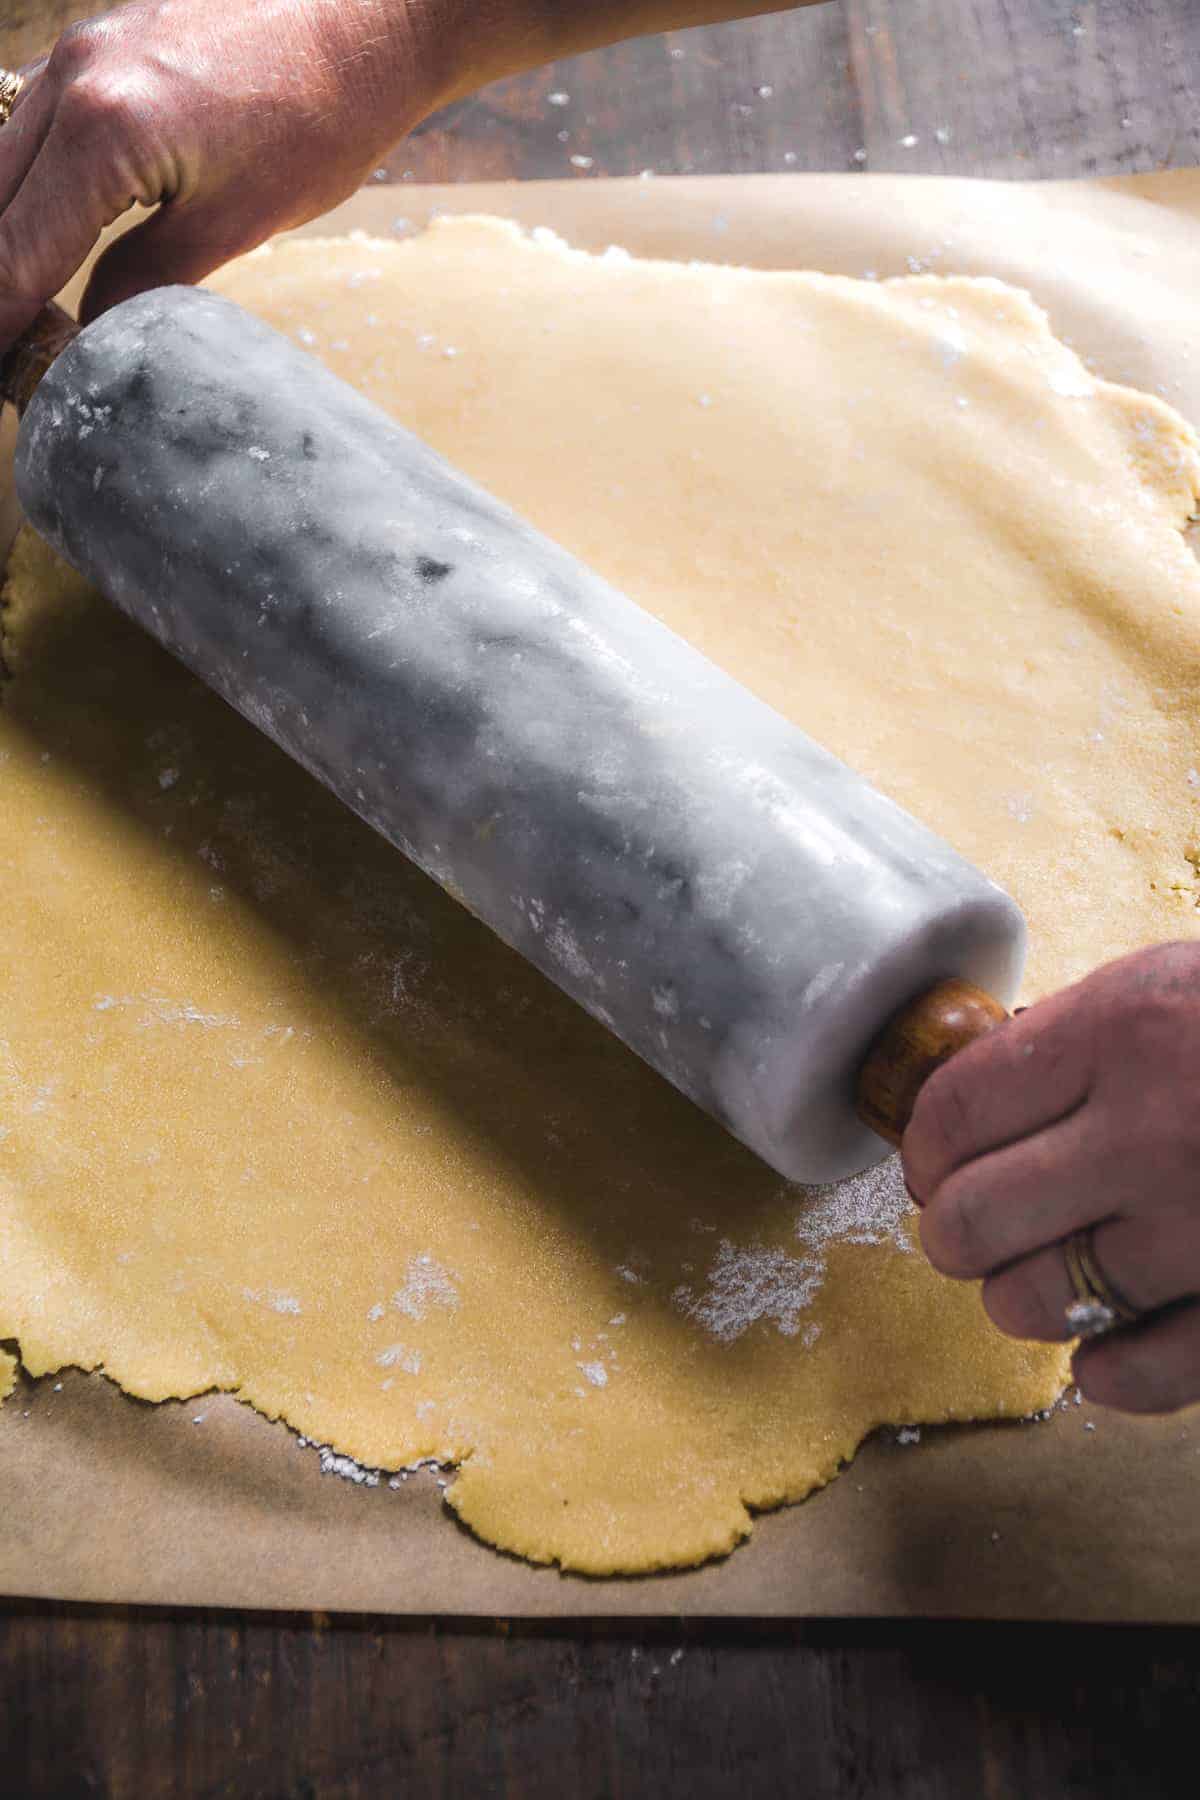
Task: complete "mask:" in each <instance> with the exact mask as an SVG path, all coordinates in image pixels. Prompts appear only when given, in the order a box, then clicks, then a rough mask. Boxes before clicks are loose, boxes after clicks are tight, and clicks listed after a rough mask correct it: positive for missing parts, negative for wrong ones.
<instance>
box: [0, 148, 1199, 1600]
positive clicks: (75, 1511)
mask: <svg viewBox="0 0 1200 1800" xmlns="http://www.w3.org/2000/svg"><path fill="white" fill-rule="evenodd" d="M438 208H440V209H442V210H445V211H456V212H464V211H470V212H494V213H499V214H502V215H506V216H509V217H513V218H517V219H519V220H521V221H522V222H523V223H525V224H527V225H531V226H532V225H548V226H550V227H552V228H553V229H555V230H557V231H560V232H561V233H562V234H563V235H564V236H566V237H568V238H570V239H571V241H572V242H574V243H577V244H580V245H583V246H584V247H587V248H594V249H602V248H603V247H604V246H605V245H607V244H609V243H619V244H623V245H624V246H625V247H626V248H628V249H630V250H632V251H635V252H638V253H640V254H643V255H654V256H666V257H673V258H691V257H697V258H700V259H702V260H706V261H718V262H740V263H746V264H750V265H754V266H758V267H764V268H777V267H812V268H820V269H827V270H831V271H836V272H842V273H846V274H855V275H862V274H865V273H866V272H867V271H869V270H872V271H874V272H875V273H876V274H877V275H878V276H880V277H883V276H888V275H895V274H905V273H908V272H910V271H913V270H924V269H930V270H933V271H935V272H939V273H976V274H978V273H983V274H994V275H1000V276H1003V277H1004V278H1005V279H1007V280H1010V281H1014V282H1016V283H1018V284H1020V285H1022V286H1025V287H1028V288H1029V289H1031V290H1032V292H1033V293H1034V294H1035V295H1036V296H1037V297H1038V298H1039V299H1040V300H1041V301H1042V303H1043V304H1044V305H1046V306H1047V307H1048V308H1049V310H1050V313H1051V316H1052V318H1053V321H1054V324H1055V327H1056V329H1057V331H1058V332H1059V335H1060V336H1064V337H1066V338H1068V339H1069V340H1070V341H1071V342H1072V343H1074V344H1075V346H1076V348H1077V349H1079V350H1080V352H1081V353H1082V354H1083V355H1084V356H1085V357H1086V358H1088V359H1089V360H1091V361H1092V362H1094V364H1095V366H1096V367H1097V368H1098V369H1099V370H1100V372H1101V373H1103V374H1104V375H1106V376H1109V377H1110V378H1113V379H1116V380H1124V381H1129V382H1131V383H1134V384H1135V385H1137V386H1140V387H1144V388H1148V389H1150V390H1152V391H1156V392H1158V393H1161V394H1163V395H1164V396H1165V397H1166V398H1167V399H1169V400H1170V401H1171V402H1172V403H1173V404H1175V405H1176V406H1178V407H1179V408H1180V409H1181V411H1183V412H1184V413H1185V414H1187V415H1188V416H1189V417H1190V418H1191V419H1192V420H1193V422H1194V423H1196V424H1197V425H1200V316H1198V315H1197V311H1196V303H1195V296H1196V294H1197V293H1198V292H1200V171H1191V170H1185V171H1177V172H1174V173H1171V174H1164V175H1159V176H1143V177H1135V178H1132V179H1124V180H1112V181H1102V182H1064V183H1045V184H1038V185H1026V184H1002V183H984V182H970V181H956V180H940V179H928V178H922V177H903V176H877V177H873V176H746V177H736V176H731V177H715V178H704V179H677V180H664V179H654V180H649V181H644V182H637V181H634V182H626V181H610V182H593V181H585V180H580V181H571V182H546V183H526V184H522V185H509V184H492V185H480V186H462V187H452V188H421V189H417V188H410V187H407V186H401V187H391V188H387V189H382V188H376V189H370V190H366V191H364V192H363V193H361V194H359V195H357V196H356V197H355V199H354V200H352V201H350V202H348V203H347V204H346V205H345V206H344V207H341V208H339V209H338V210H337V212H335V213H333V214H331V215H329V216H328V217H327V218H326V219H324V220H322V221H320V222H319V224H318V225H316V226H313V227H310V228H309V229H310V230H314V231H320V232H323V233H329V232H332V231H345V230H350V229H355V228H362V229H365V230H367V231H370V232H372V233H375V234H378V235H380V236H388V235H393V234H394V233H395V232H401V233H403V232H407V231H409V230H411V229H414V228H417V227H419V226H420V225H421V224H422V223H423V222H424V221H425V220H426V219H427V218H428V217H429V216H430V214H431V213H432V212H434V211H435V210H436V209H438ZM68 297H69V296H68ZM0 458H2V459H3V460H0V469H3V468H5V467H6V466H7V465H8V463H9V462H10V461H11V425H10V426H9V427H8V428H7V430H6V431H5V433H4V434H3V436H2V437H0ZM10 485H11V484H10V483H9V482H8V481H7V479H6V478H4V477H0V502H3V503H4V504H6V505H7V507H8V512H7V515H4V514H3V513H2V512H0V530H2V529H3V518H4V517H5V516H7V517H8V518H9V520H10V521H11V517H12V507H11V494H10V493H9V492H8V491H7V489H8V488H9V487H10ZM6 542H7V539H6V538H0V544H3V543H6ZM0 1470H2V1471H3V1474H2V1476H0V1492H2V1493H3V1498H4V1510H3V1516H2V1522H0V1592H2V1593H9V1594H23V1595H36V1596H46V1597H58V1598H67V1599H76V1600H96V1601H100V1600H107V1601H140V1602H152V1603H164V1604H175V1605H223V1606H240V1607H266V1608H271V1607H276V1608H306V1609H307V1608H321V1609H324V1610H330V1611H332V1610H345V1611H359V1610H371V1611H391V1612H403V1613H408V1612H419V1613H462V1614H475V1615H492V1616H495V1615H506V1616H521V1615H556V1614H557V1615H573V1614H574V1615H579V1614H592V1615H596V1614H620V1615H639V1614H640V1615H654V1614H672V1615H676V1614H691V1615H704V1614H708V1615H721V1614H732V1615H763V1616H770V1615H822V1614H824V1615H829V1614H843V1615H845V1614H866V1615H876V1616H888V1615H905V1614H911V1615H925V1616H932V1617H937V1616H942V1617H951V1616H954V1617H976V1618H997V1619H1001V1618H1005V1619H1017V1618H1025V1619H1035V1618H1037V1619H1093V1620H1160V1621H1174V1622H1180V1623H1182V1622H1195V1621H1200V1504H1198V1502H1200V1409H1195V1408H1194V1409H1192V1410H1191V1411H1190V1412H1188V1413H1186V1414H1183V1415H1179V1416H1176V1417H1174V1418H1169V1419H1161V1420H1136V1419H1127V1418H1122V1417H1120V1416H1119V1415H1116V1414H1108V1413H1104V1412H1102V1411H1100V1410H1099V1409H1092V1408H1090V1407H1088V1406H1086V1405H1085V1406H1077V1405H1074V1404H1068V1405H1067V1406H1066V1408H1065V1409H1064V1410H1063V1411H1061V1412H1058V1413H1056V1414H1054V1415H1053V1416H1052V1417H1051V1418H1050V1419H1049V1420H1048V1421H1046V1422H1044V1423H1034V1424H1029V1425H989V1426H979V1427H971V1428H958V1427H954V1428H946V1429H944V1430H930V1429H928V1428H926V1430H925V1431H924V1432H923V1434H922V1438H921V1441H920V1442H919V1443H917V1444H906V1445H900V1444H898V1443H897V1442H896V1440H895V1437H894V1434H891V1433H883V1434H880V1435H879V1436H878V1437H877V1438H876V1439H875V1440H874V1441H872V1442H871V1443H870V1444H868V1445H867V1446H865V1448H864V1449H863V1451H862V1452H860V1454H859V1456H858V1457H857V1458H856V1460H855V1462H854V1463H853V1465H852V1466H851V1468H850V1469H849V1470H847V1471H846V1473H844V1474H843V1475H842V1476H841V1477H840V1478H839V1479H838V1480H837V1481H836V1482H834V1483H833V1484H832V1486H831V1487H829V1488H828V1489H826V1490H825V1491H824V1492H822V1493H820V1494H817V1495H815V1496H814V1497H813V1498H812V1499H810V1500H809V1501H807V1502H805V1504H804V1505H802V1506H799V1507H793V1508H791V1509H788V1510H785V1511H783V1512H781V1513H777V1514H773V1515H771V1516H769V1517H766V1518H764V1519H761V1520H760V1521H759V1523H758V1525H757V1527H756V1530H755V1534H754V1537H753V1538H752V1540H751V1541H750V1543H749V1544H747V1545H746V1546H745V1547H743V1548H742V1549H740V1550H738V1551H737V1552H736V1553H735V1554H734V1555H733V1556H732V1557H730V1558H729V1559H728V1560H727V1561H725V1562H723V1563H719V1564H711V1565H709V1566H708V1567H706V1568H704V1569H701V1570H698V1571H695V1572H693V1573H689V1574H681V1575H669V1576H658V1577H652V1578H647V1579H643V1580H639V1581H610V1582H596V1581H588V1580H584V1579H581V1578H579V1577H574V1576H569V1577H564V1576H561V1575H559V1574H557V1573H556V1572H554V1571H551V1570H534V1569H530V1568H528V1567H526V1566H525V1565H524V1564H522V1563H520V1562H517V1561H516V1560H514V1559H512V1558H509V1557H504V1556H500V1555H498V1554H496V1553H495V1552H494V1551H491V1550H489V1549H486V1548H485V1547H483V1546H482V1545H479V1544H477V1543H476V1542H474V1540H472V1539H471V1538H470V1536H469V1535H468V1534H467V1533H466V1532H465V1531H464V1530H463V1529H462V1528H461V1527H459V1526H458V1525H457V1524H456V1523H455V1522H454V1520H453V1517H452V1515H451V1514H449V1512H448V1511H446V1510H445V1509H444V1508H443V1507H442V1505H441V1498H440V1491H439V1489H438V1487H437V1476H436V1474H435V1473H433V1472H422V1473H421V1474H418V1475H414V1476H412V1477H410V1478H409V1480H408V1481H407V1482H405V1483H403V1484H402V1485H401V1486H400V1488H399V1489H398V1490H395V1491H393V1490H391V1489H389V1488H388V1487H387V1485H386V1484H381V1485H380V1486H379V1487H376V1488H367V1487H364V1486H357V1485H354V1484H352V1483H350V1482H348V1481H345V1480H342V1479H339V1478H337V1477H336V1476H332V1475H322V1474H321V1472H320V1466H319V1463H318V1460H317V1457H316V1454H315V1453H314V1451H313V1450H312V1449H305V1448H302V1447H301V1446H300V1444H299V1443H298V1441H297V1440H296V1438H295V1437H294V1436H293V1435H292V1434H291V1433H290V1432H288V1431H287V1430H286V1429H285V1428H284V1427H282V1426H278V1425H276V1426H272V1425H268V1424H267V1423H266V1422H265V1421H263V1420H262V1419H260V1418H258V1417H257V1416H256V1415H255V1414H253V1413H251V1412H250V1411H249V1410H248V1409H247V1408H245V1407H242V1406H239V1405H238V1404H237V1403H236V1402H235V1401H233V1400H231V1399H229V1398H228V1397H217V1398H214V1397H209V1398H206V1399H201V1400H193V1401H188V1402H186V1403H183V1404H170V1405H166V1406H162V1407H151V1406H147V1405H145V1404H144V1403H141V1402H138V1401H134V1400H130V1399H128V1398H127V1397H125V1396H124V1395H122V1394H120V1393H119V1392H118V1391H117V1390H116V1389H115V1388H113V1387H112V1386H111V1385H110V1384H109V1383H107V1382H106V1381H105V1380H104V1379H103V1378H102V1377H101V1376H98V1375H93V1376H84V1375H80V1374H77V1373H69V1374H66V1375H64V1376H63V1377H62V1378H61V1380H56V1379H54V1378H48V1379H46V1380H44V1381H42V1382H39V1383H37V1384H36V1385H35V1384H33V1383H31V1382H29V1381H27V1380H24V1379H22V1381H21V1383H20V1384H19V1386H18V1389H17V1392H16V1393H15V1394H14V1395H13V1397H12V1398H11V1400H10V1401H9V1402H8V1403H7V1404H6V1405H5V1406H3V1407H0Z"/></svg>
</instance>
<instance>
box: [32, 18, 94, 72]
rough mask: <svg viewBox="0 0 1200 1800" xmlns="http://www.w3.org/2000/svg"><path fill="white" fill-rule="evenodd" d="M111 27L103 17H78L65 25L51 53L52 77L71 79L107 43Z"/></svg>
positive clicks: (50, 69)
mask: <svg viewBox="0 0 1200 1800" xmlns="http://www.w3.org/2000/svg"><path fill="white" fill-rule="evenodd" d="M109 33H110V27H109V25H108V23H107V21H106V20H104V19H77V20H76V22H75V23H74V24H73V25H68V26H67V29H66V30H65V31H64V32H63V34H62V36H61V37H60V38H59V39H58V42H57V43H56V44H55V46H54V48H53V50H52V51H51V52H50V60H49V63H48V64H47V68H48V71H49V73H50V74H51V76H58V77H61V78H63V79H64V80H67V81H73V80H74V79H75V77H76V76H77V75H78V74H79V73H80V71H81V70H83V69H86V68H88V67H89V66H90V65H91V64H92V63H93V62H94V61H95V59H96V57H97V56H98V55H99V54H100V52H101V50H102V49H103V48H104V46H105V45H106V44H107V43H108V39H109Z"/></svg>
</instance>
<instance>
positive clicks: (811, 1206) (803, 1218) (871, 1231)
mask: <svg viewBox="0 0 1200 1800" xmlns="http://www.w3.org/2000/svg"><path fill="white" fill-rule="evenodd" d="M911 1210H912V1203H911V1201H910V1200H909V1198H908V1190H907V1189H906V1187H905V1185H904V1175H903V1173H902V1171H901V1167H900V1158H899V1157H898V1156H889V1157H888V1159H887V1161H886V1162H882V1163H877V1164H876V1165H875V1167H874V1168H873V1169H864V1170H863V1172H862V1174H861V1175H854V1176H852V1177H851V1179H850V1180H849V1181H839V1182H837V1183H835V1184H834V1185H833V1186H832V1187H815V1188H810V1189H809V1190H808V1191H807V1193H806V1195H805V1198H804V1204H803V1208H802V1210H801V1212H800V1214H799V1216H798V1218H797V1220H796V1236H797V1237H798V1238H799V1239H800V1241H801V1242H802V1243H804V1244H807V1245H809V1247H810V1248H811V1249H814V1250H820V1249H822V1248H823V1247H824V1246H825V1245H826V1244H886V1243H893V1244H895V1246H896V1248H897V1249H898V1250H911V1249H912V1244H911V1243H910V1242H909V1238H908V1232H907V1229H906V1223H907V1220H908V1218H909V1215H910V1213H911Z"/></svg>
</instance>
